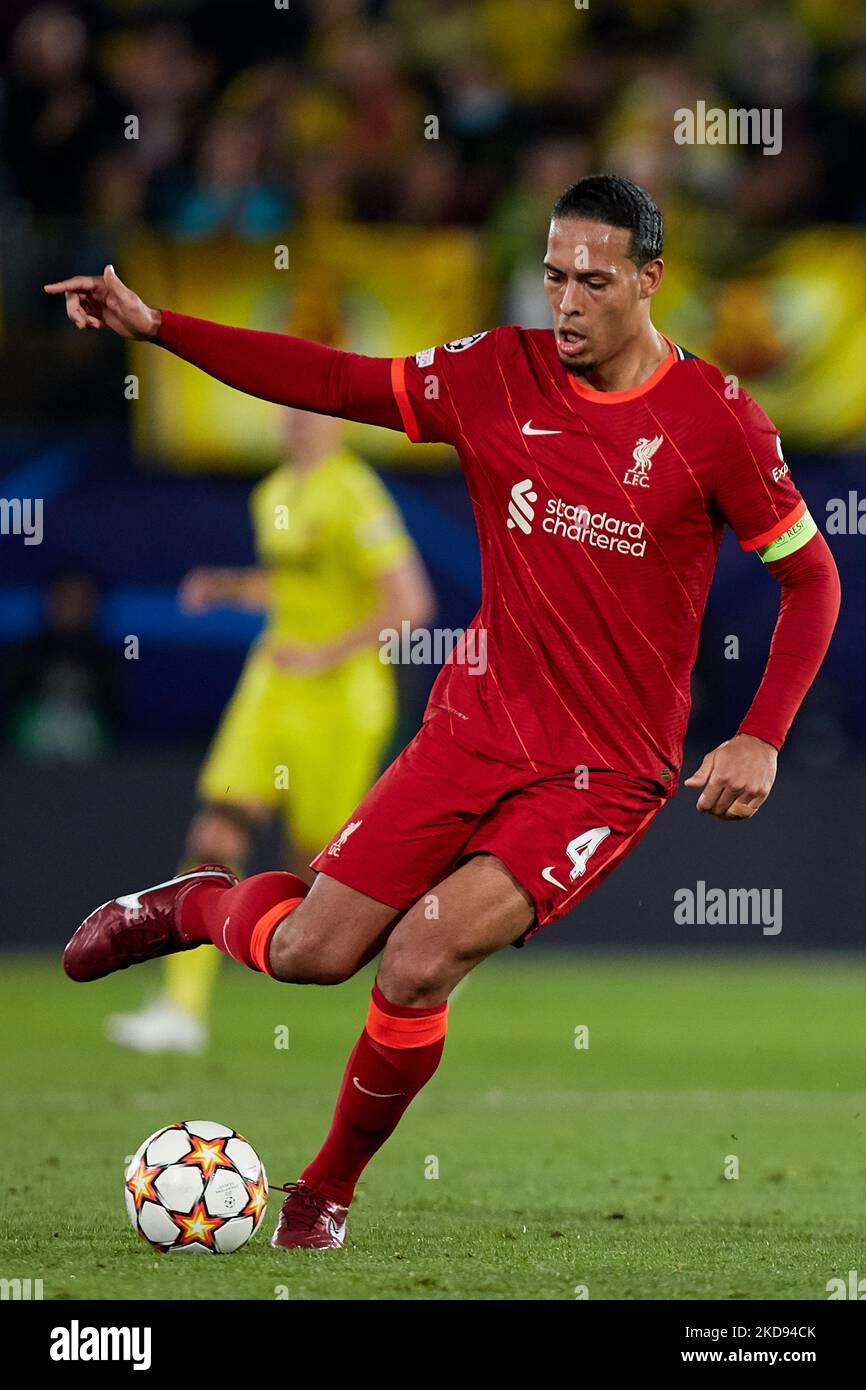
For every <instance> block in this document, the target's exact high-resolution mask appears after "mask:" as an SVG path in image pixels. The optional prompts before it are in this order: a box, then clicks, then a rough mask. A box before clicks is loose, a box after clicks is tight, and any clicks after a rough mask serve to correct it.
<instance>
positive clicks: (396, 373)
mask: <svg viewBox="0 0 866 1390" xmlns="http://www.w3.org/2000/svg"><path fill="white" fill-rule="evenodd" d="M391 389H392V391H393V392H394V399H395V401H396V402H397V409H398V410H399V412H400V418H401V420H402V421H403V428H404V430H405V431H406V433H407V435H408V436H409V438H410V439H411V441H412V443H413V444H420V443H421V431H420V430H419V428H418V421H417V420H416V418H415V412H414V410H413V409H412V402H411V401H410V399H409V392H408V391H407V390H406V359H405V357H392V358H391Z"/></svg>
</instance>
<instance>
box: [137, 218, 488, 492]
mask: <svg viewBox="0 0 866 1390" xmlns="http://www.w3.org/2000/svg"><path fill="white" fill-rule="evenodd" d="M480 262H481V255H480V250H479V243H478V240H477V238H476V237H475V236H474V235H473V234H472V233H471V232H467V231H463V230H454V229H448V228H446V229H442V230H433V231H423V230H421V229H418V228H402V227H397V228H395V227H379V226H370V225H364V226H358V225H347V224H333V223H327V224H326V223H320V224H317V225H311V226H306V227H304V228H296V229H294V230H293V231H292V234H291V236H290V237H289V238H288V239H287V241H286V243H285V245H284V248H282V249H281V248H280V247H279V246H277V247H274V246H270V245H268V246H265V245H261V244H252V245H251V244H250V243H247V242H238V241H234V240H214V241H208V242H203V243H187V242H182V243H179V242H169V241H166V240H163V239H156V238H140V239H138V238H137V239H136V240H135V241H133V242H131V243H130V244H128V245H127V246H126V247H125V248H124V253H123V257H122V259H120V260H119V261H118V269H119V270H120V273H121V274H122V275H123V277H124V279H125V280H126V281H127V283H128V284H132V285H134V286H135V287H136V289H138V290H139V291H140V293H141V294H142V296H143V297H144V298H145V299H147V300H148V301H149V302H150V303H152V304H157V305H159V306H161V307H163V306H164V307H167V308H171V309H175V310H177V311H179V312H181V313H187V314H193V315H195V316H196V317H197V318H204V319H213V320H216V321H217V322H219V323H227V324H233V325H236V326H238V327H242V328H258V329H264V330H266V331H269V332H275V333H296V334H298V335H299V336H300V337H307V338H314V339H316V340H317V341H319V342H328V343H332V344H334V345H335V346H338V347H344V348H347V349H350V350H352V351H354V352H363V353H367V354H370V355H371V356H383V357H387V356H392V355H396V354H408V353H413V352H417V351H419V350H420V349H421V348H425V347H432V346H434V345H435V344H437V343H441V342H447V341H448V340H450V339H452V338H459V337H462V336H464V335H465V334H468V333H474V332H476V331H478V330H479V329H482V328H488V327H490V326H491V324H490V322H489V315H490V312H491V309H490V298H489V296H488V295H487V294H486V293H485V287H484V282H483V277H482V272H481V263H480ZM130 371H131V372H133V373H135V375H136V376H137V377H138V400H137V401H136V403H135V407H134V409H135V417H134V438H135V444H136V449H137V451H138V453H139V455H140V456H142V457H145V458H147V459H151V460H156V461H158V462H160V463H162V464H164V465H165V466H168V467H172V468H177V469H184V470H186V469H204V468H206V469H209V470H214V469H223V470H227V471H229V470H230V471H232V472H235V471H237V470H244V469H249V470H250V471H255V472H260V471H261V470H262V469H263V468H266V467H270V466H272V465H273V464H274V463H275V462H276V461H277V460H278V458H279V454H280V446H279V438H278V420H279V410H280V408H279V406H272V405H269V404H267V403H266V402H263V401H258V400H255V399H253V398H252V397H249V396H244V395H243V394H241V393H240V392H237V391H233V390H232V389H231V388H230V387H227V386H224V385H222V384H221V383H220V382H217V381H214V380H212V379H211V378H210V377H208V376H206V375H205V374H204V373H203V372H200V371H199V370H198V369H197V368H195V367H192V366H190V365H189V364H188V363H186V362H182V361H179V360H178V359H177V358H175V357H173V356H172V355H171V354H170V353H165V352H159V351H157V352H154V350H153V349H152V348H150V347H146V346H144V345H142V344H137V343H133V344H131V345H130ZM346 440H347V443H350V444H351V445H352V446H353V447H354V448H356V449H357V450H358V451H359V452H360V453H362V454H363V455H365V456H366V457H368V458H370V459H373V460H375V461H377V462H380V463H383V464H387V465H401V464H406V463H408V464H409V465H410V466H414V467H418V466H423V467H430V466H433V465H435V466H441V465H446V466H447V465H453V464H455V463H456V458H455V455H454V453H453V450H451V449H449V448H447V447H445V446H440V445H430V446H424V447H418V446H413V445H410V444H409V442H408V440H407V439H406V437H405V436H404V435H402V434H398V433H397V432H395V431H392V430H383V429H377V428H374V427H372V426H366V425H354V424H350V425H347V427H346Z"/></svg>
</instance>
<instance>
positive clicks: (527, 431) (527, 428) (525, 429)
mask: <svg viewBox="0 0 866 1390" xmlns="http://www.w3.org/2000/svg"><path fill="white" fill-rule="evenodd" d="M520 432H521V434H562V430H534V429H533V428H532V421H531V420H527V421H526V424H525V425H524V426H523V428H522V430H521V431H520Z"/></svg>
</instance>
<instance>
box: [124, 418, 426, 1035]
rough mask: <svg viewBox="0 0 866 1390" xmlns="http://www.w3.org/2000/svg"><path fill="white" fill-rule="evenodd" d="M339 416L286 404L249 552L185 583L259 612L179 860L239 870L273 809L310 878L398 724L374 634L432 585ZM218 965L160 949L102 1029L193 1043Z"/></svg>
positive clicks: (203, 605) (194, 608)
mask: <svg viewBox="0 0 866 1390" xmlns="http://www.w3.org/2000/svg"><path fill="white" fill-rule="evenodd" d="M342 430H343V422H342V421H341V420H338V419H334V418H331V417H329V416H325V415H313V414H310V413H309V412H307V411H303V410H287V411H286V412H285V428H284V442H285V445H286V450H287V455H288V457H287V461H286V462H284V463H283V464H281V465H280V467H278V468H276V469H275V470H274V471H273V472H272V473H270V474H268V475H267V476H266V477H265V478H263V479H262V481H261V482H260V483H259V484H258V485H257V486H256V487H255V488H254V490H253V492H252V495H251V498H250V510H251V515H252V522H253V528H254V531H255V543H256V553H257V557H258V560H259V565H258V567H256V568H247V569H196V570H193V571H192V572H191V573H190V574H188V575H187V577H186V579H185V580H184V582H183V584H182V586H181V591H180V599H181V604H182V606H183V607H184V609H185V610H186V611H187V612H190V613H201V612H203V611H204V610H205V609H208V608H213V607H227V606H231V607H236V608H243V609H249V610H264V611H265V612H266V614H267V621H266V626H265V629H264V631H263V633H262V635H261V636H260V637H259V638H258V640H257V641H256V643H255V644H254V646H253V648H252V650H251V652H250V654H249V656H248V658H247V662H246V665H245V667H244V670H243V673H242V675H241V678H240V681H239V683H238V686H237V689H236V691H235V693H234V695H233V697H232V699H231V701H230V703H229V705H228V708H227V709H226V711H225V714H224V715H223V718H222V721H221V723H220V726H219V729H218V730H217V733H216V737H215V738H214V741H213V744H212V746H211V749H210V752H209V753H208V757H207V759H206V761H205V764H204V767H203V768H202V771H201V775H200V778H199V784H198V791H199V796H200V798H201V801H202V803H203V804H202V808H201V810H200V811H199V812H198V814H197V815H196V816H195V818H194V819H193V821H192V824H191V826H190V830H189V834H188V837H187V843H186V851H185V860H186V863H187V865H193V864H200V863H203V862H211V861H214V862H217V863H222V864H227V865H230V866H231V867H232V868H233V869H234V870H235V872H236V873H237V874H239V875H243V873H244V872H245V865H246V860H247V857H248V854H249V851H250V845H251V839H252V835H253V832H254V831H255V830H256V829H257V828H258V827H261V826H263V825H265V824H266V823H267V822H268V821H269V820H270V819H271V818H272V817H273V815H274V814H275V813H277V812H278V813H279V814H280V815H281V816H282V818H283V824H284V826H285V833H286V840H287V848H288V856H289V861H290V862H289V867H290V868H292V869H293V870H294V871H295V872H296V873H300V874H301V876H302V877H306V878H307V880H308V881H309V880H310V879H311V878H312V875H311V874H309V873H308V872H307V869H306V866H307V864H308V863H309V861H310V859H312V858H313V857H314V856H315V855H316V854H318V852H319V851H320V849H321V848H322V845H323V844H326V843H327V841H328V840H329V839H330V838H331V836H332V835H333V834H334V832H335V831H336V830H337V829H338V828H339V827H340V826H341V825H342V824H343V822H344V821H345V820H346V818H347V817H348V815H349V814H350V812H351V811H352V810H353V809H354V807H355V806H357V804H358V802H359V801H360V800H361V797H362V796H363V795H364V793H365V792H366V791H367V789H368V788H369V786H370V784H371V783H372V781H373V780H374V778H375V776H376V774H377V772H378V771H379V766H380V764H381V761H382V758H383V754H384V753H385V750H386V747H387V744H388V742H389V739H390V737H391V734H392V732H393V728H394V723H395V717H396V686H395V679H394V672H393V669H392V667H391V666H390V665H386V664H384V663H383V662H382V661H381V660H380V659H379V633H380V632H381V631H382V629H383V628H395V629H397V630H398V631H399V630H400V625H401V622H402V621H404V620H407V621H408V622H409V623H410V624H412V625H413V626H423V625H424V624H426V623H427V622H428V621H429V618H430V616H431V614H432V609H433V599H432V593H431V590H430V586H429V583H428V581H427V577H426V574H425V572H424V569H423V567H422V565H421V561H420V559H419V557H418V555H417V552H416V551H415V548H414V546H413V544H412V542H411V540H410V539H409V536H408V534H407V532H406V530H405V527H404V525H403V521H402V518H401V516H400V513H399V512H398V510H397V508H396V506H395V504H394V502H393V501H392V500H391V497H390V495H389V493H388V492H387V490H386V488H385V487H384V485H383V484H382V482H381V481H380V480H379V478H378V477H377V475H376V474H375V472H374V471H373V470H372V468H370V467H369V466H368V465H367V464H366V463H364V461H363V460H362V459H361V458H359V457H358V455H357V454H354V453H352V452H350V451H349V450H348V449H346V448H345V447H343V445H342V444H341V433H342ZM218 965H219V952H218V951H217V950H216V949H214V948H213V947H207V948H206V949H202V950H199V951H186V952H181V953H179V954H177V955H173V956H169V957H168V958H167V959H166V961H165V965H164V967H163V968H164V971H165V976H164V983H165V988H164V993H163V994H162V995H161V997H159V998H158V999H156V1000H154V1001H153V1002H151V1003H149V1004H146V1005H145V1006H144V1007H143V1008H142V1009H140V1010H139V1011H138V1012H137V1013H130V1014H114V1015H112V1016H111V1017H110V1018H109V1019H108V1020H107V1024H106V1029H107V1032H108V1036H109V1037H110V1038H111V1040H112V1041H113V1042H116V1043H118V1044H119V1045H120V1046H123V1047H129V1048H133V1049H135V1050H136V1051H140V1052H165V1051H181V1052H198V1051H201V1049H202V1048H203V1047H204V1046H205V1045H206V1043H207V1021H206V1020H207V1012H208V1006H209V1004H210V1000H211V996H212V993H213V987H214V982H215V978H216V971H217V969H218Z"/></svg>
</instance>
